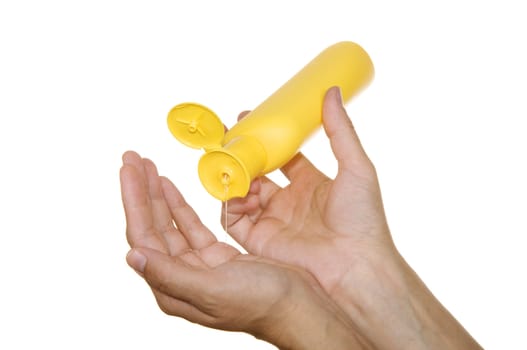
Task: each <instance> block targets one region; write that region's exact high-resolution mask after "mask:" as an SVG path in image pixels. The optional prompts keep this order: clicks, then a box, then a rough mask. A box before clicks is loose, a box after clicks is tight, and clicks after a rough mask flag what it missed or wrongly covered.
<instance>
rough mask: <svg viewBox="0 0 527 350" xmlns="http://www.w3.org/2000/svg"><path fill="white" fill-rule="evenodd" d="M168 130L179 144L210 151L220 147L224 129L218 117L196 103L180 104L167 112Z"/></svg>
mask: <svg viewBox="0 0 527 350" xmlns="http://www.w3.org/2000/svg"><path fill="white" fill-rule="evenodd" d="M167 123H168V129H169V130H170V132H171V133H172V135H174V137H175V138H176V139H177V140H178V141H179V142H181V143H183V144H185V145H187V146H189V147H192V148H198V149H199V148H203V149H205V150H210V149H214V148H218V147H221V142H222V140H223V136H224V134H225V128H224V126H223V123H222V121H221V120H220V118H218V116H217V115H216V114H215V113H214V112H213V111H211V110H210V109H208V108H207V107H205V106H202V105H200V104H197V103H181V104H179V105H177V106H175V107H174V108H172V109H171V110H170V112H168V117H167Z"/></svg>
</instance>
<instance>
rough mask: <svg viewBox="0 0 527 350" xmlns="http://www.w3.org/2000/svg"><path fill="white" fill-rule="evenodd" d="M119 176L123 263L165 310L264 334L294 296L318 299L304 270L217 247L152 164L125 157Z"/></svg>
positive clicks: (133, 155) (129, 155) (313, 283)
mask: <svg viewBox="0 0 527 350" xmlns="http://www.w3.org/2000/svg"><path fill="white" fill-rule="evenodd" d="M120 175H121V188H122V198H123V204H124V208H125V214H126V220H127V232H126V234H127V239H128V242H129V244H130V246H131V247H132V248H133V249H132V251H131V253H129V255H128V262H129V263H130V264H131V265H132V266H133V267H134V268H135V269H136V270H137V271H138V272H139V273H140V274H141V275H142V276H143V277H144V278H145V280H146V281H147V282H148V283H149V285H150V287H151V288H152V291H153V292H154V295H155V297H156V300H157V302H158V304H159V306H160V308H161V309H162V310H163V311H165V312H166V313H168V314H170V315H175V316H180V317H183V318H186V319H188V320H190V321H192V322H198V323H200V324H203V325H206V326H209V327H214V328H221V329H226V330H235V331H247V332H250V333H252V334H255V335H258V336H261V337H265V336H266V334H262V333H263V332H264V331H263V330H265V329H266V328H267V327H268V326H269V325H268V324H265V323H266V322H275V320H276V319H280V318H281V317H282V316H283V313H284V312H285V311H287V309H288V308H287V307H284V304H286V305H287V302H288V301H290V299H289V298H291V293H292V291H295V292H298V291H299V290H301V291H304V292H305V293H308V294H310V295H312V296H313V298H317V299H318V298H321V297H322V298H323V294H321V293H323V292H322V289H321V288H320V286H319V285H318V283H317V282H316V280H315V279H314V278H313V277H312V276H311V275H309V274H308V273H306V272H305V271H302V270H301V269H299V268H297V267H293V266H287V265H285V264H283V263H279V262H275V261H272V260H269V259H265V258H262V257H256V256H253V255H248V254H241V253H240V252H239V251H238V250H237V249H235V248H234V247H232V246H230V245H228V244H225V243H222V242H218V241H217V240H216V237H215V236H214V234H212V232H210V231H209V230H208V229H207V228H206V227H205V226H204V225H203V224H202V223H201V221H200V220H199V217H198V216H197V215H196V213H195V212H194V210H193V209H192V208H191V207H190V206H189V205H188V204H187V203H186V202H185V200H184V199H183V197H182V195H181V193H180V192H179V191H178V190H177V188H176V187H175V186H174V185H173V184H172V183H171V182H170V181H169V180H168V179H166V178H163V177H160V176H159V175H158V173H157V170H156V167H155V165H154V163H152V162H151V161H150V160H148V159H142V158H141V157H140V156H139V155H138V154H137V153H135V152H126V153H125V154H124V155H123V167H122V168H121V174H120ZM145 258H146V259H145ZM147 261H148V262H147ZM317 288H318V290H319V291H317Z"/></svg>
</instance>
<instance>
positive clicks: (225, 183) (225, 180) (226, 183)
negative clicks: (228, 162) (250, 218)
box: [223, 174, 229, 240]
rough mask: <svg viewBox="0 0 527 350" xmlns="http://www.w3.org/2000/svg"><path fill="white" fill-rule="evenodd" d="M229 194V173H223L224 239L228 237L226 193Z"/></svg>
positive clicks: (227, 202)
mask: <svg viewBox="0 0 527 350" xmlns="http://www.w3.org/2000/svg"><path fill="white" fill-rule="evenodd" d="M228 194H229V175H227V174H223V203H224V204H225V219H224V220H225V223H224V224H225V240H228V238H229V231H228V228H229V226H227V225H228V223H229V222H228V218H229V201H228V200H227V198H228V197H227V195H228Z"/></svg>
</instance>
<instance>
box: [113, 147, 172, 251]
mask: <svg viewBox="0 0 527 350" xmlns="http://www.w3.org/2000/svg"><path fill="white" fill-rule="evenodd" d="M138 160H140V158H139V156H138V155H137V153H133V152H127V153H125V155H124V156H123V161H124V164H123V166H122V167H121V171H120V181H121V194H122V201H123V206H124V211H125V216H126V238H127V240H128V243H129V244H130V246H132V247H134V246H144V247H149V248H152V249H157V250H160V251H165V247H164V245H163V242H162V240H161V239H160V237H159V236H157V234H156V231H155V229H154V224H153V217H152V210H151V206H150V200H149V196H148V193H147V188H146V184H145V175H144V172H142V166H141V167H138V164H139V161H138Z"/></svg>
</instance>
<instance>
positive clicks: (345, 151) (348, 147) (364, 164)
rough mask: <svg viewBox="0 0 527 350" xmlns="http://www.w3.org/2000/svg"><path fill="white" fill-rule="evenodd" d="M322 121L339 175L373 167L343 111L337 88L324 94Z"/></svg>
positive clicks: (339, 92)
mask: <svg viewBox="0 0 527 350" xmlns="http://www.w3.org/2000/svg"><path fill="white" fill-rule="evenodd" d="M322 121H323V124H324V130H325V131H326V135H327V136H328V138H329V142H330V144H331V149H332V150H333V154H334V155H335V158H336V159H337V162H338V167H339V173H340V172H343V171H344V172H347V171H353V172H357V171H361V170H366V169H368V168H370V167H373V166H372V164H371V162H370V160H369V158H368V156H367V155H366V152H365V151H364V149H363V148H362V145H361V143H360V140H359V137H358V135H357V133H356V132H355V128H354V127H353V124H352V122H351V120H350V118H349V117H348V114H347V113H346V110H345V109H344V106H343V104H342V95H341V91H340V88H339V87H338V86H335V87H332V88H330V89H329V90H328V91H327V93H326V96H325V98H324V105H323V109H322Z"/></svg>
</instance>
